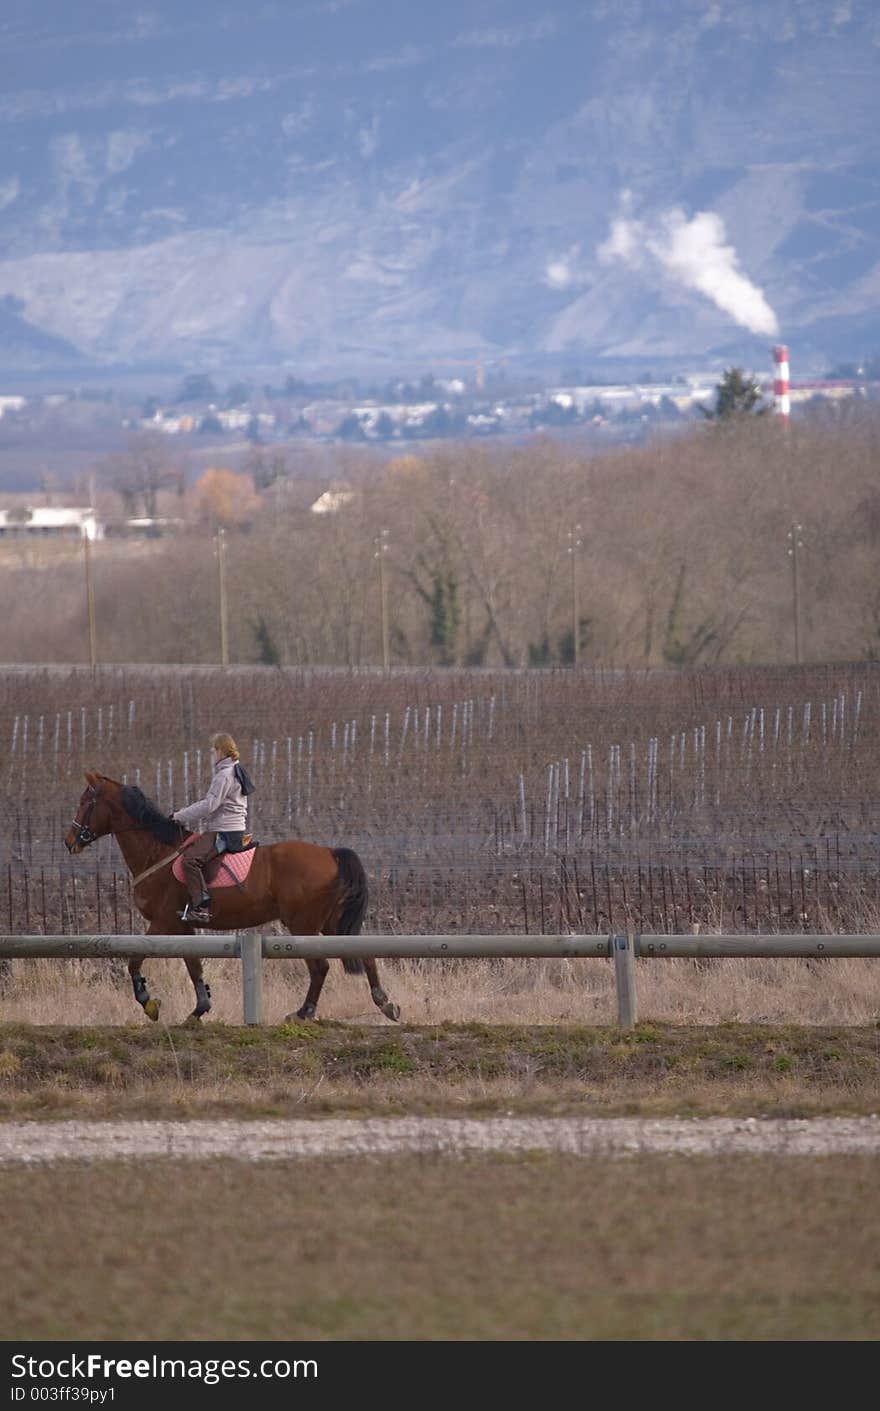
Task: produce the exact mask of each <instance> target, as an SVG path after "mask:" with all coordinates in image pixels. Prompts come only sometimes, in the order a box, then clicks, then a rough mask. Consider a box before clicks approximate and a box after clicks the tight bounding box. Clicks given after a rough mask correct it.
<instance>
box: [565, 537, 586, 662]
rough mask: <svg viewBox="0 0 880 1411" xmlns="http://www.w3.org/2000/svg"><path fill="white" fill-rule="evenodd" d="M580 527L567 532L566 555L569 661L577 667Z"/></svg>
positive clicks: (578, 652) (578, 646) (578, 647)
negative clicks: (567, 567)
mask: <svg viewBox="0 0 880 1411" xmlns="http://www.w3.org/2000/svg"><path fill="white" fill-rule="evenodd" d="M580 536H581V526H580V525H579V524H576V525H575V526H574V529H569V531H568V553H569V557H570V559H571V653H572V654H571V660H572V665H573V666H577V664H578V659H579V657H580V645H581V643H580V637H581V624H580V607H579V605H578V572H577V551H578V549H579V548H580V547H581V544H582V543H583V540H582V539H581V537H580Z"/></svg>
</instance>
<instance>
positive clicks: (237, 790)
mask: <svg viewBox="0 0 880 1411" xmlns="http://www.w3.org/2000/svg"><path fill="white" fill-rule="evenodd" d="M171 817H172V818H173V819H174V821H175V823H182V824H183V825H184V826H185V827H186V828H197V829H198V831H199V832H200V833H240V832H242V831H243V830H244V828H245V825H246V823H247V799H246V798H245V796H244V794H243V793H242V792H241V785H240V784H239V782H238V780H237V779H236V777H235V760H234V759H229V758H228V757H227V758H226V759H221V760H218V762H217V764H215V765H214V776H213V778H212V780H211V787H210V788H209V789H208V792H207V794H206V795H205V797H204V798H203V799H199V800H198V801H197V802H196V803H191V804H188V805H187V806H186V808H178V809H176V810H175V812H174V813H172V815H171Z"/></svg>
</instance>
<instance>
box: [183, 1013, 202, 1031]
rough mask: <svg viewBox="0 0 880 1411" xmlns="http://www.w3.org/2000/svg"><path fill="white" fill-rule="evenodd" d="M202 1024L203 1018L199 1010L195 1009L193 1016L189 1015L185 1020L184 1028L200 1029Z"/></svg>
mask: <svg viewBox="0 0 880 1411" xmlns="http://www.w3.org/2000/svg"><path fill="white" fill-rule="evenodd" d="M201 1022H202V1016H201V1014H199V1011H198V1010H197V1009H194V1010H193V1012H192V1014H188V1015H187V1016H186V1018H185V1019H184V1021H183V1025H184V1028H185V1029H198V1027H199V1025H200V1024H201Z"/></svg>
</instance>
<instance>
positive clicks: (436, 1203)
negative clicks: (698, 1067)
mask: <svg viewBox="0 0 880 1411" xmlns="http://www.w3.org/2000/svg"><path fill="white" fill-rule="evenodd" d="M877 1169H878V1167H877V1158H876V1157H870V1156H826V1157H818V1158H809V1159H807V1158H799V1157H774V1156H763V1157H754V1156H748V1155H745V1156H730V1155H727V1156H725V1157H723V1158H720V1159H719V1158H714V1157H705V1156H694V1157H678V1156H651V1155H646V1156H642V1157H639V1158H638V1159H633V1160H631V1161H627V1162H621V1161H620V1160H619V1159H614V1158H611V1159H609V1158H607V1157H606V1158H603V1157H596V1156H592V1157H591V1156H565V1155H561V1154H558V1153H555V1154H554V1153H547V1152H541V1151H530V1152H521V1153H519V1154H516V1155H512V1156H507V1157H505V1156H503V1155H497V1154H496V1155H492V1156H488V1155H470V1156H465V1157H448V1156H442V1155H437V1154H436V1153H428V1154H422V1155H416V1156H412V1155H410V1156H407V1155H403V1156H401V1155H397V1156H394V1157H382V1156H364V1157H355V1156H351V1157H346V1158H345V1159H343V1160H338V1159H333V1158H326V1159H318V1160H314V1159H313V1160H308V1159H306V1160H298V1161H294V1162H289V1161H287V1162H286V1161H283V1160H281V1161H273V1162H265V1163H259V1164H256V1165H251V1164H246V1163H244V1162H241V1161H192V1160H189V1161H185V1162H182V1163H180V1162H175V1161H174V1160H164V1161H155V1160H153V1161H136V1160H127V1161H121V1162H120V1161H116V1162H110V1163H105V1164H100V1163H99V1164H86V1163H77V1162H72V1163H71V1162H65V1163H64V1164H63V1165H62V1166H27V1167H20V1166H19V1167H0V1202H2V1206H3V1212H4V1217H5V1218H4V1238H3V1242H2V1246H0V1318H2V1324H3V1330H4V1336H5V1337H6V1338H7V1339H11V1340H16V1341H22V1340H23V1341H28V1340H31V1339H71V1340H77V1341H81V1340H84V1339H111V1340H117V1339H119V1340H127V1339H137V1340H138V1341H142V1340H146V1341H147V1342H148V1343H149V1341H150V1340H152V1339H170V1340H189V1341H192V1342H193V1343H198V1342H199V1341H209V1342H213V1341H215V1340H218V1339H219V1340H234V1341H249V1340H271V1341H279V1342H284V1341H287V1340H288V1339H295V1340H298V1341H300V1340H304V1341H310V1340H339V1339H342V1340H356V1341H357V1340H366V1339H370V1340H374V1341H376V1340H378V1341H394V1340H410V1339H429V1340H436V1339H453V1340H467V1341H473V1340H478V1341H489V1340H499V1341H501V1340H505V1341H508V1340H514V1341H538V1340H544V1339H552V1340H578V1341H591V1340H620V1341H627V1342H629V1341H634V1340H648V1341H669V1340H681V1341H705V1340H729V1341H737V1342H739V1341H744V1340H749V1341H752V1340H754V1341H780V1340H792V1341H810V1342H812V1341H826V1340H827V1341H840V1340H846V1341H856V1340H865V1341H876V1339H877V1337H878V1336H880V1257H878V1250H880V1212H878V1205H877V1201H876V1200H875V1198H874V1196H875V1192H876V1187H877Z"/></svg>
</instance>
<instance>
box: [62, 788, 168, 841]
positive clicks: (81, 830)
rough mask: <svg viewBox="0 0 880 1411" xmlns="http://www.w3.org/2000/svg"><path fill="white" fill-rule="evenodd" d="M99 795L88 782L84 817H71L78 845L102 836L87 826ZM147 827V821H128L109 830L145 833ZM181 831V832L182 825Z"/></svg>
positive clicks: (117, 832) (96, 839)
mask: <svg viewBox="0 0 880 1411" xmlns="http://www.w3.org/2000/svg"><path fill="white" fill-rule="evenodd" d="M100 796H101V793H100V790H99V789H97V788H95V785H94V784H90V785H89V787H88V789H87V790H86V797H87V799H88V804H89V806H88V808H87V809H86V814H85V817H84V818H83V820H82V822H81V823H80V821H79V819H78V818H72V819H71V820H70V821H71V825H72V826H73V827H74V828H75V829H76V839H75V841H76V842H78V843H79V845H80V847H83V848H87V847H88V846H89V844H90V843H96V842H97V841H98V839H99V838H100V837H103V834H101V833H95V832H93V831H92V829H91V828H90V827H89V819H90V818H91V816H92V811H93V809H94V807H95V804H96V803H97V802H98V799H99V798H100ZM77 812H79V810H77ZM178 826H180V825H178ZM149 827H150V825H149V823H130V824H129V825H128V827H127V828H113V829H111V830H109V831H111V832H113V833H114V834H117V835H118V834H119V833H146V832H147V831H148V830H149ZM181 832H183V828H182V827H181Z"/></svg>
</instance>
